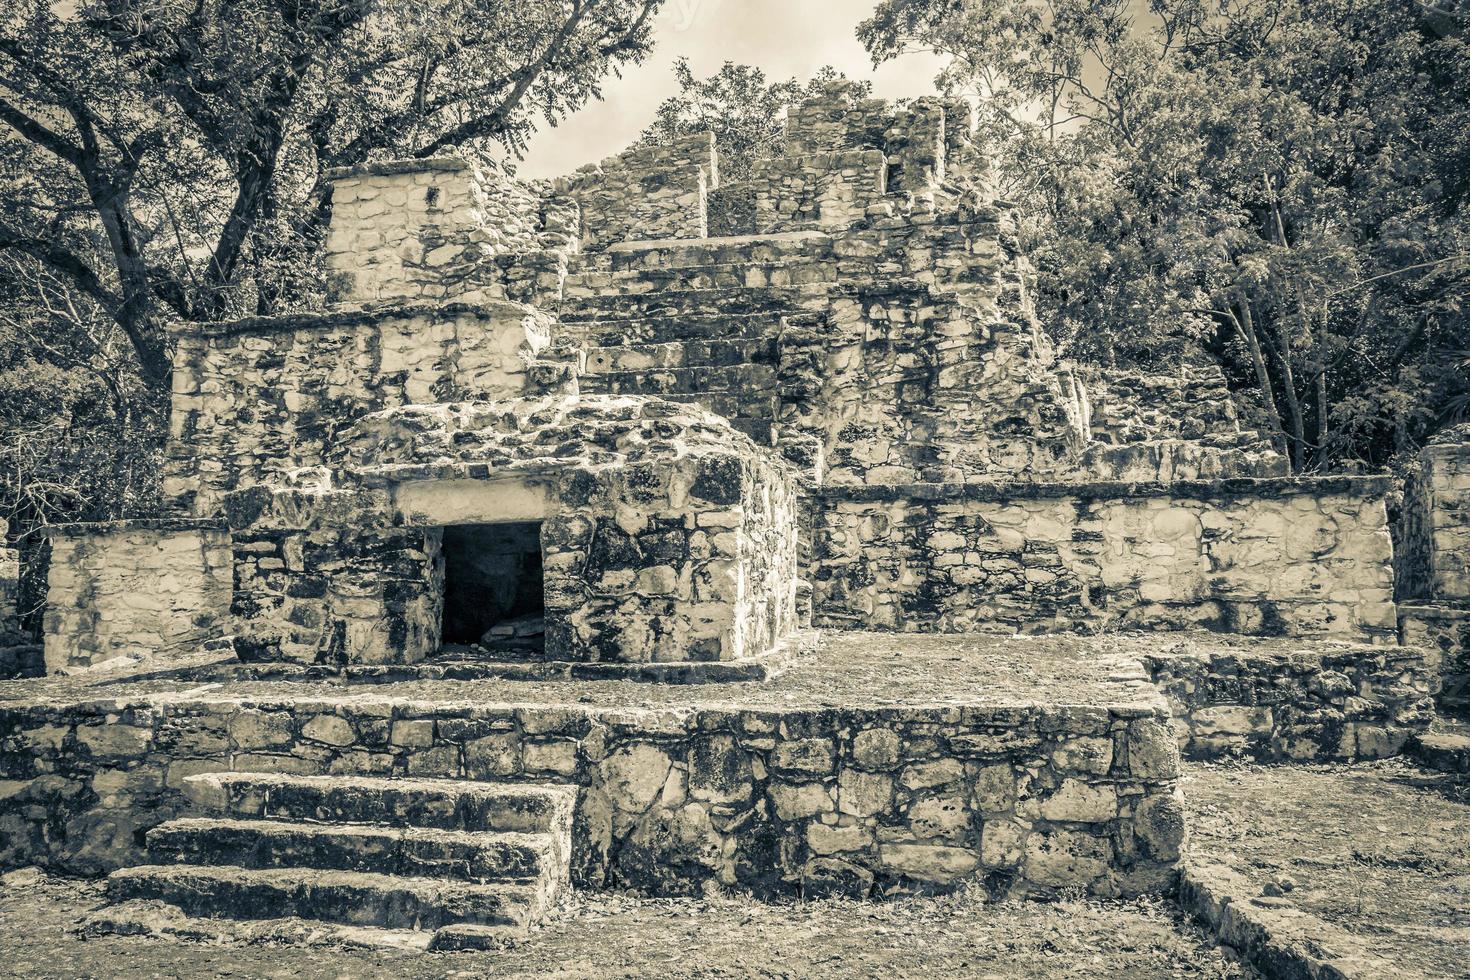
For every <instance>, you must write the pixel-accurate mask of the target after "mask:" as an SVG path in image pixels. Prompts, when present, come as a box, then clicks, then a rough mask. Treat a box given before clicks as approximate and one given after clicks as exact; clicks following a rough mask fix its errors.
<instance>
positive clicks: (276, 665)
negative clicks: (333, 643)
mask: <svg viewBox="0 0 1470 980" xmlns="http://www.w3.org/2000/svg"><path fill="white" fill-rule="evenodd" d="M731 422H732V424H733V425H736V426H737V427H740V426H746V427H748V428H750V429H753V430H758V429H760V428H761V427H763V426H764V427H766V428H769V427H770V424H771V422H770V420H769V419H733V420H731ZM742 431H743V430H742ZM767 435H768V434H767ZM778 662H779V661H777V660H773V659H772V658H769V657H766V658H761V659H745V660H709V661H704V660H700V661H693V660H688V661H673V662H663V663H616V662H611V661H610V662H607V663H597V662H585V661H570V660H545V661H526V662H519V661H510V660H507V661H496V660H475V659H466V660H446V661H444V662H435V661H424V662H421V663H416V664H346V665H343V666H328V665H322V664H298V663H291V662H271V663H258V664H245V665H242V666H241V667H240V668H238V669H236V668H235V667H234V666H233V665H232V666H231V672H230V674H229V675H228V676H229V677H230V678H231V679H234V680H241V679H244V680H282V679H291V680H311V681H317V682H322V681H338V682H340V683H342V684H401V683H403V682H405V681H438V680H454V681H472V680H486V679H491V678H494V679H498V680H511V681H590V680H614V681H629V682H632V683H656V684H730V683H738V682H742V681H764V680H769V679H770V678H772V677H774V676H776V673H777V672H778V671H777V668H776V667H775V666H774V665H775V664H776V663H778ZM206 676H207V675H206ZM221 676H224V675H221Z"/></svg>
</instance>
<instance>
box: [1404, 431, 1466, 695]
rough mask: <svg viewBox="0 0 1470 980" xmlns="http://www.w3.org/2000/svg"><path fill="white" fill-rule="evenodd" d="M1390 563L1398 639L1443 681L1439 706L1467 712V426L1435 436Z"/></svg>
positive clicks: (1413, 476) (1407, 493)
mask: <svg viewBox="0 0 1470 980" xmlns="http://www.w3.org/2000/svg"><path fill="white" fill-rule="evenodd" d="M1398 546H1399V552H1400V554H1399V559H1398V561H1397V562H1396V563H1395V572H1396V579H1397V581H1396V585H1397V595H1398V600H1399V610H1398V612H1399V633H1400V639H1401V640H1402V642H1404V643H1406V644H1413V645H1416V646H1420V647H1422V648H1423V649H1425V650H1426V651H1427V652H1428V654H1429V656H1430V657H1431V658H1432V659H1433V660H1434V661H1435V662H1436V663H1437V665H1438V669H1439V673H1440V675H1441V678H1442V687H1441V693H1440V703H1441V705H1442V706H1444V707H1445V708H1447V709H1450V710H1456V711H1464V710H1465V709H1467V708H1470V423H1466V424H1462V425H1459V426H1454V427H1451V428H1449V429H1446V430H1445V431H1444V432H1442V433H1440V434H1439V435H1438V436H1437V437H1436V438H1435V439H1434V440H1432V441H1431V442H1430V444H1429V445H1427V446H1425V447H1424V449H1423V451H1422V452H1421V453H1420V454H1419V460H1418V465H1417V466H1416V467H1415V468H1414V470H1413V472H1411V473H1410V475H1409V478H1408V480H1407V482H1406V484H1405V487H1404V499H1403V503H1402V505H1401V507H1400V514H1399V526H1398Z"/></svg>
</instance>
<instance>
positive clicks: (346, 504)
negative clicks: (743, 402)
mask: <svg viewBox="0 0 1470 980" xmlns="http://www.w3.org/2000/svg"><path fill="white" fill-rule="evenodd" d="M328 462H329V464H330V465H329V467H328V470H329V471H330V474H331V478H330V480H329V483H328V485H323V486H321V487H315V488H310V489H303V490H294V489H270V488H266V487H259V488H255V489H247V490H242V491H240V492H238V493H236V494H233V495H231V496H229V497H227V498H226V500H225V506H226V511H227V513H228V514H229V517H230V522H231V525H232V527H233V528H234V529H235V541H236V550H237V556H238V559H239V560H240V561H241V563H242V569H243V570H242V572H241V575H240V586H239V589H238V590H237V594H236V600H235V605H236V609H237V611H238V612H239V614H240V615H241V616H243V617H246V618H247V619H248V620H249V626H248V628H247V629H246V632H247V633H249V634H250V635H251V636H252V637H259V638H260V639H259V641H258V642H259V643H260V644H262V645H263V646H264V647H265V648H267V649H263V650H261V651H259V652H258V653H253V654H252V655H253V656H261V657H267V656H269V657H276V656H279V657H285V658H287V659H296V660H306V661H318V662H328V663H336V662H350V663H393V662H412V661H416V660H419V659H422V658H423V657H424V656H425V655H427V654H428V653H430V652H432V651H433V649H434V647H435V646H436V645H437V644H438V641H439V635H440V627H439V624H440V620H439V617H440V615H441V613H442V606H441V605H440V604H439V603H438V601H436V596H441V595H442V581H443V560H442V557H441V556H440V552H439V545H440V540H439V532H440V529H442V528H443V527H444V526H445V525H448V524H475V523H495V522H504V521H528V520H535V521H540V522H541V557H542V567H543V573H544V579H545V606H546V609H545V612H546V623H545V629H546V641H545V643H546V653H545V655H546V657H547V658H548V659H553V660H594V661H599V660H611V661H685V660H735V659H741V658H746V657H754V656H759V655H761V654H763V653H766V652H768V651H770V650H771V649H773V648H774V647H775V646H776V645H777V644H779V643H780V642H781V641H782V640H783V639H784V638H785V637H786V636H787V635H788V634H789V633H790V632H791V631H792V629H793V628H794V626H795V583H796V530H795V513H796V499H795V487H794V483H793V479H792V476H791V474H790V473H788V472H787V471H786V470H785V469H784V468H783V467H782V466H781V465H780V464H779V463H777V462H776V461H775V460H773V459H770V458H768V457H767V456H766V455H765V454H764V453H761V452H760V451H759V450H757V448H756V447H755V446H754V445H753V444H752V443H751V442H750V441H749V439H747V438H745V437H744V436H742V435H740V434H739V433H737V432H735V431H734V430H732V429H731V428H730V427H729V425H728V423H726V422H724V421H723V420H721V419H719V418H717V417H715V416H712V415H709V414H707V413H704V412H702V411H700V410H698V409H696V408H686V407H682V406H676V405H673V404H670V403H667V402H659V401H656V400H649V399H632V398H609V397H604V396H578V397H559V398H547V399H541V400H526V399H521V400H515V399H507V400H501V401H496V402H489V403H468V404H449V405H435V406H422V407H413V406H411V407H405V408H402V409H397V410H386V411H383V412H377V413H373V414H370V415H368V416H365V417H364V418H362V419H360V420H359V421H358V423H357V424H355V425H354V426H352V427H351V428H349V429H347V430H345V431H344V432H343V433H342V434H341V438H340V440H339V444H338V445H337V446H335V447H334V448H333V450H332V453H331V456H330V458H329V460H328ZM255 555H259V556H260V558H259V559H256V558H255V557H254V556H255ZM263 563H264V564H263ZM273 638H276V639H274V640H273ZM273 644H274V645H273Z"/></svg>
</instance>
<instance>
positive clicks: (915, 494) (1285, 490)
mask: <svg viewBox="0 0 1470 980" xmlns="http://www.w3.org/2000/svg"><path fill="white" fill-rule="evenodd" d="M1393 487H1394V481H1393V478H1392V477H1388V476H1323V477H1261V478H1245V477H1242V478H1239V479H1233V480H1181V481H1178V482H1176V483H1126V482H1080V483H1054V482H1030V481H1014V482H1005V483H894V484H866V485H858V484H851V485H849V484H832V483H829V484H826V485H824V486H822V487H819V488H817V489H816V490H815V491H814V492H815V493H816V494H817V495H818V496H820V497H822V498H824V499H828V500H834V501H836V500H841V501H855V502H863V503H866V502H874V503H885V502H889V501H902V500H916V501H946V500H981V501H994V502H1004V501H1007V500H1038V499H1056V498H1059V497H1076V498H1078V499H1081V500H1110V499H1115V498H1127V497H1177V498H1183V499H1188V500H1220V499H1225V498H1232V497H1247V498H1248V497H1259V498H1273V497H1296V496H1302V495H1313V496H1315V495H1323V494H1351V495H1353V496H1357V497H1364V498H1375V497H1382V496H1384V495H1386V494H1387V493H1389V491H1391V490H1392V489H1393Z"/></svg>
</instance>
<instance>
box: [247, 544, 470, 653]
mask: <svg viewBox="0 0 1470 980" xmlns="http://www.w3.org/2000/svg"><path fill="white" fill-rule="evenodd" d="M441 538H442V529H440V528H388V527H372V526H366V525H361V524H358V525H349V526H326V527H322V526H312V527H304V528H303V527H284V528H283V527H242V528H239V529H237V530H235V532H234V535H233V539H234V563H235V588H234V594H233V599H232V601H231V604H230V614H231V616H232V617H233V618H234V624H235V632H236V634H237V635H236V638H235V652H236V653H237V654H238V655H239V657H240V659H242V660H245V661H255V660H296V661H301V662H305V663H323V664H346V663H354V664H387V663H413V662H415V661H418V660H421V659H423V658H424V657H425V656H426V655H428V654H430V653H432V652H433V651H434V650H436V649H437V648H438V646H439V626H440V617H441V615H442V612H443V602H444V563H443V560H442V557H441V556H440V544H441Z"/></svg>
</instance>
